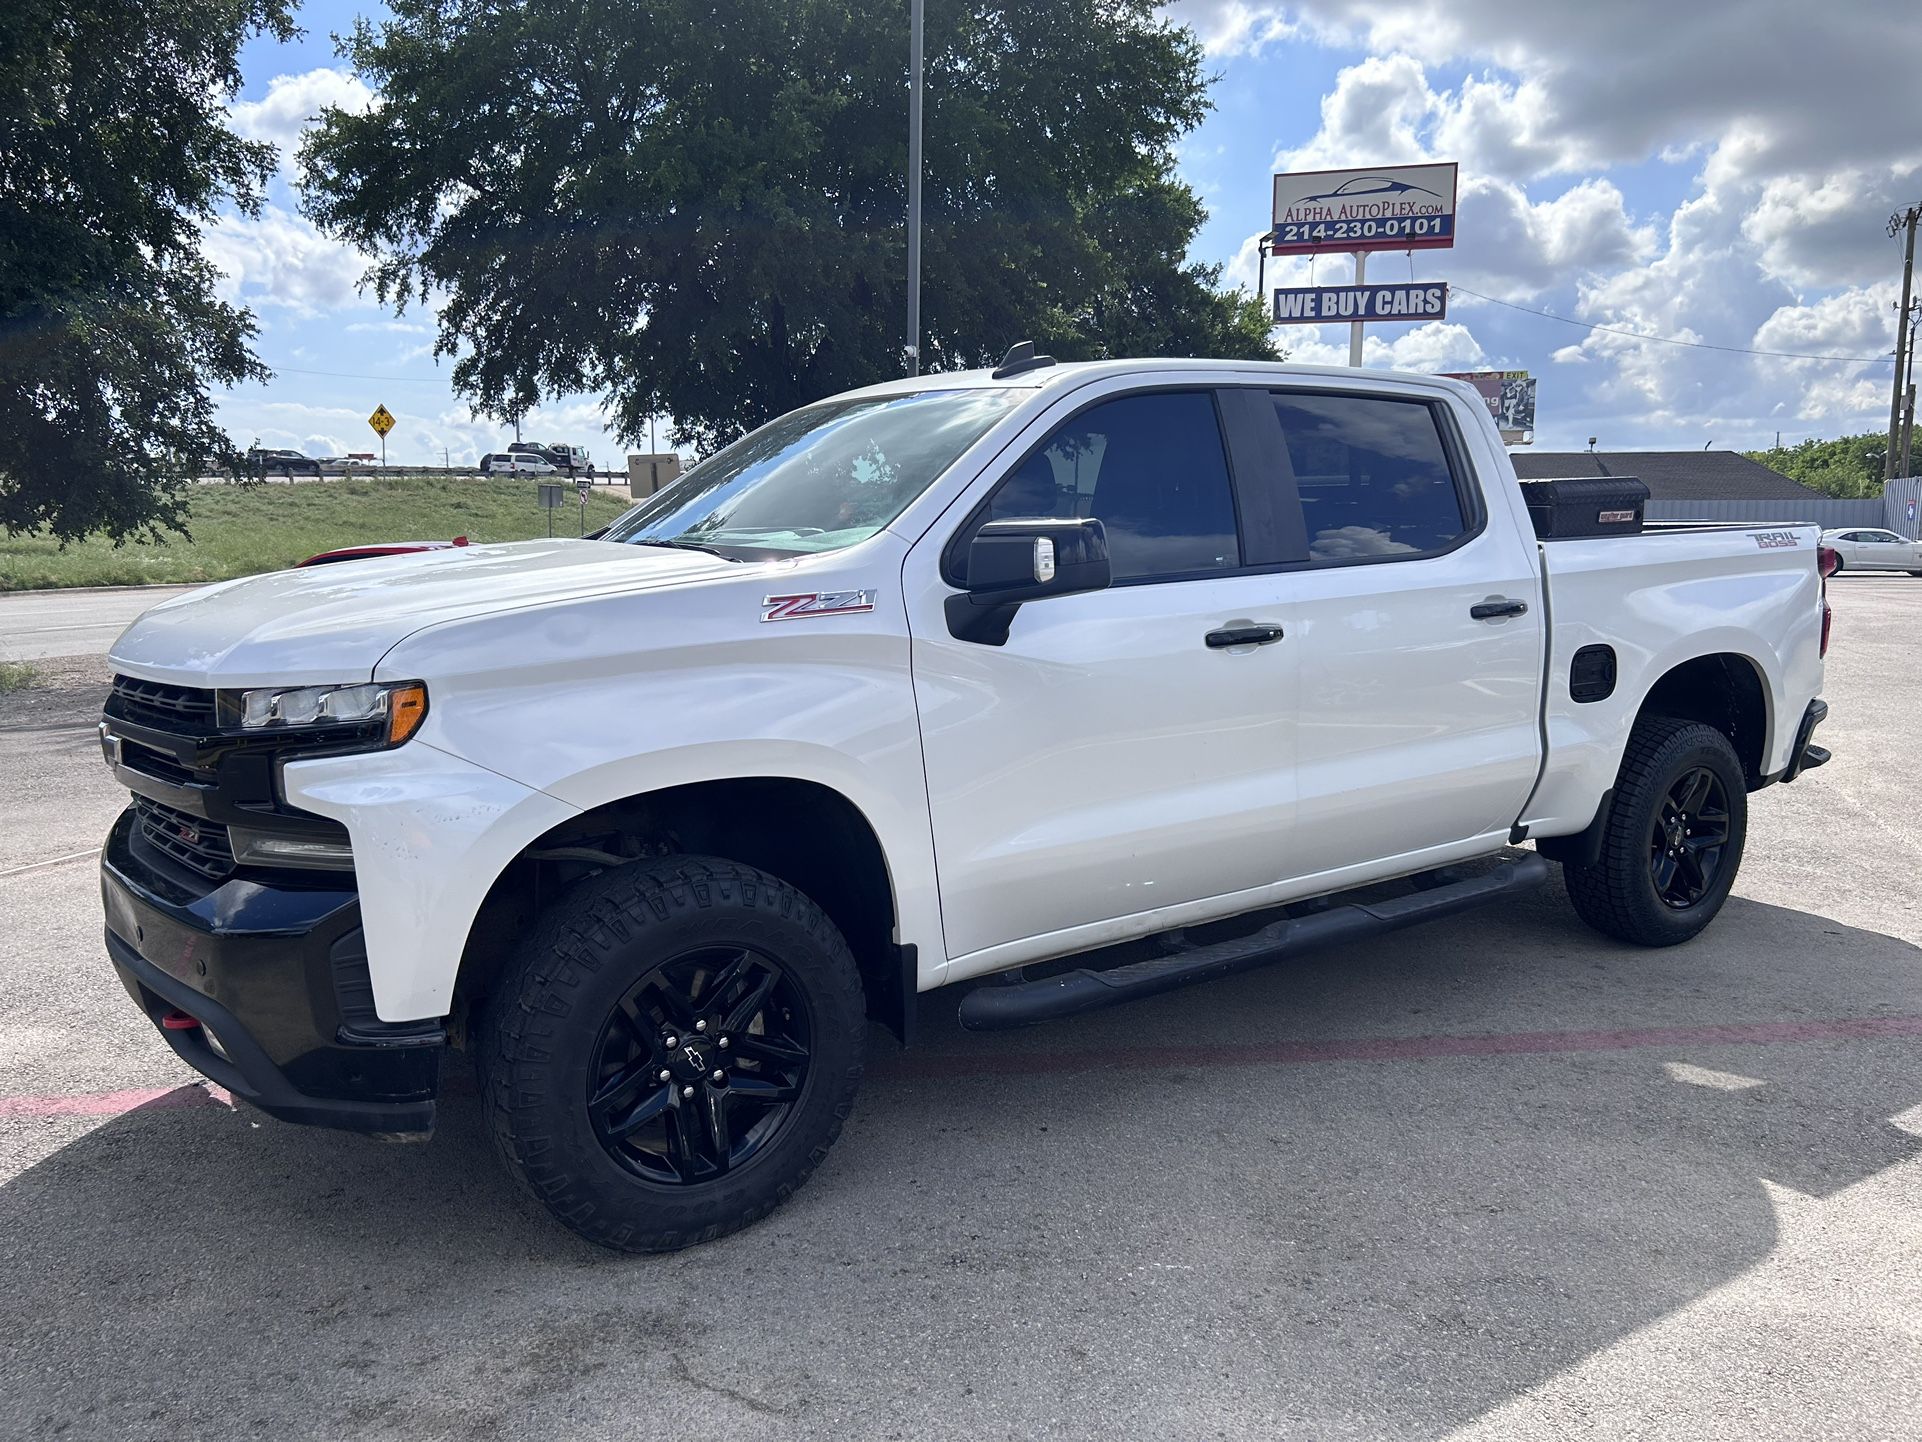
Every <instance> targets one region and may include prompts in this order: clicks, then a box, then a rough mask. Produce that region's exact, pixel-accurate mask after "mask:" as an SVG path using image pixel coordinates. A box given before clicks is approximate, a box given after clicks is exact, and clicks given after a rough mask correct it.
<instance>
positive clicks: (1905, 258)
mask: <svg viewBox="0 0 1922 1442" xmlns="http://www.w3.org/2000/svg"><path fill="white" fill-rule="evenodd" d="M1918 220H1922V205H1911V206H1910V207H1909V208H1908V209H1907V210H1903V211H1898V212H1897V213H1896V214H1894V215H1892V216H1890V217H1889V237H1890V239H1894V238H1895V237H1896V236H1898V235H1900V234H1901V233H1902V232H1903V231H1904V230H1906V231H1908V233H1909V238H1908V240H1907V242H1906V243H1905V244H1904V245H1903V248H1902V304H1901V305H1900V306H1899V307H1898V308H1897V309H1896V312H1895V384H1894V385H1893V386H1892V387H1891V388H1890V390H1891V394H1890V396H1889V455H1888V459H1887V460H1886V461H1884V462H1883V465H1882V479H1883V480H1893V479H1894V478H1895V467H1896V464H1897V462H1898V460H1899V455H1898V453H1899V452H1900V451H1901V448H1902V400H1903V391H1904V390H1905V389H1906V386H1905V382H1906V381H1907V380H1908V340H1909V296H1910V294H1911V293H1912V291H1913V289H1914V281H1915V227H1916V223H1917V221H1918Z"/></svg>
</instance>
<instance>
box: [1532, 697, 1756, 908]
mask: <svg viewBox="0 0 1922 1442" xmlns="http://www.w3.org/2000/svg"><path fill="white" fill-rule="evenodd" d="M1747 827H1748V790H1747V786H1746V784H1745V780H1744V777H1743V774H1742V762H1741V759H1740V758H1739V757H1737V756H1736V754H1735V748H1734V747H1733V746H1731V745H1730V744H1729V741H1728V738H1727V737H1726V736H1724V735H1723V734H1722V733H1721V732H1719V731H1717V730H1716V729H1715V728H1714V727H1712V726H1704V725H1702V724H1701V723H1700V722H1696V721H1683V720H1677V719H1674V718H1671V717H1665V716H1655V717H1649V718H1646V719H1644V720H1642V721H1640V722H1638V723H1637V724H1636V727H1635V729H1634V731H1633V732H1632V733H1631V734H1630V736H1629V742H1628V751H1627V754H1626V755H1625V756H1624V757H1623V758H1622V769H1621V772H1620V774H1619V776H1618V777H1617V778H1616V782H1615V799H1614V804H1613V805H1612V806H1611V807H1610V809H1609V814H1608V820H1607V822H1606V829H1605V832H1604V835H1603V839H1602V853H1601V857H1600V859H1599V860H1598V861H1597V862H1596V863H1595V864H1594V865H1592V866H1589V865H1582V864H1579V863H1570V864H1567V865H1565V866H1564V867H1563V868H1562V874H1563V878H1564V880H1565V882H1566V884H1567V886H1568V895H1569V899H1570V900H1571V901H1572V902H1574V904H1575V910H1576V912H1577V913H1579V914H1580V916H1581V918H1582V920H1584V921H1586V922H1587V923H1588V924H1589V925H1590V926H1592V927H1594V928H1595V929H1596V930H1597V931H1600V932H1602V933H1604V934H1605V935H1608V936H1613V937H1617V938H1619V939H1620V940H1622V941H1631V942H1634V943H1636V944H1637V945H1640V946H1674V945H1676V944H1677V943H1678V942H1683V941H1687V940H1689V938H1691V937H1693V936H1694V935H1696V934H1697V933H1698V932H1700V931H1701V930H1702V928H1703V927H1705V926H1707V925H1708V924H1709V922H1711V921H1713V920H1714V919H1715V915H1716V913H1717V912H1719V911H1720V910H1721V909H1722V903H1723V902H1725V901H1727V900H1728V894H1729V889H1730V888H1731V887H1732V886H1733V885H1734V884H1735V873H1736V871H1737V869H1738V868H1739V867H1740V866H1741V863H1742V845H1743V841H1744V839H1745V836H1746V833H1747Z"/></svg>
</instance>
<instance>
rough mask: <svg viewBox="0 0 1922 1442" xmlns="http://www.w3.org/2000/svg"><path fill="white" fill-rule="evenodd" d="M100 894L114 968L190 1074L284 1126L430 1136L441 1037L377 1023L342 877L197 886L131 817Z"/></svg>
mask: <svg viewBox="0 0 1922 1442" xmlns="http://www.w3.org/2000/svg"><path fill="white" fill-rule="evenodd" d="M100 889H101V896H102V900H103V902H104V904H105V907H106V913H107V955H108V957H109V958H110V959H111V960H112V962H113V965H114V969H115V970H116V971H118V972H119V974H120V979H121V982H122V983H123V984H124V985H125V986H126V988H127V993H128V995H130V996H131V997H132V998H133V999H134V1001H135V1002H136V1003H137V1004H138V1005H139V1006H140V1008H141V1010H142V1011H144V1012H146V1014H147V1016H148V1018H149V1019H150V1020H151V1021H152V1022H153V1023H154V1024H155V1026H157V1027H158V1028H159V1029H160V1034H161V1035H162V1036H163V1037H165V1038H166V1040H167V1044H168V1045H169V1046H171V1047H172V1048H173V1049H174V1051H175V1052H177V1053H178V1054H179V1055H180V1057H181V1058H182V1059H183V1060H184V1061H186V1063H187V1064H188V1065H189V1066H191V1067H193V1068H194V1070H196V1071H198V1072H199V1073H200V1074H201V1075H203V1076H205V1077H207V1078H208V1079H209V1080H211V1081H213V1082H215V1083H217V1084H219V1085H220V1086H223V1087H225V1088H226V1089H227V1090H228V1091H230V1092H232V1093H233V1094H234V1095H235V1096H237V1097H239V1098H241V1099H242V1100H244V1101H247V1102H249V1103H251V1104H252V1105H254V1106H256V1107H258V1108H260V1110H262V1111H264V1112H267V1113H269V1114H270V1115H272V1116H276V1117H280V1118H282V1119H284V1120H286V1121H292V1122H306V1123H311V1124H314V1125H319V1126H329V1127H341V1128H344V1129H347V1130H349V1131H360V1132H376V1133H382V1134H387V1135H394V1136H408V1135H412V1136H424V1135H425V1134H426V1133H428V1132H430V1131H431V1130H432V1129H433V1125H434V1100H435V1097H436V1095H437V1093H438V1091H439V1084H440V1062H441V1054H442V1052H443V1051H444V1050H445V1033H444V1032H443V1030H442V1028H441V1027H440V1026H439V1025H438V1024H437V1023H433V1022H421V1023H408V1024H404V1025H394V1024H387V1023H382V1022H380V1021H379V1019H378V1018H377V1017H376V1016H375V1015H374V1012H373V1005H372V995H371V989H370V987H369V985H368V977H367V964H366V950H365V946H364V944H363V942H362V938H361V931H360V904H359V900H358V897H357V896H356V894H355V892H354V890H353V887H352V878H351V877H347V876H343V877H341V878H339V879H338V880H336V879H334V878H332V877H329V876H326V875H325V874H320V875H319V876H318V877H317V878H316V879H314V880H302V879H298V878H295V879H290V880H287V881H285V882H284V883H281V882H275V881H269V880H262V879H249V878H247V877H245V876H239V875H237V876H233V877H230V878H228V879H227V880H224V881H221V882H218V883H214V882H208V881H206V880H204V879H202V878H198V877H195V876H193V875H192V874H191V873H188V872H185V871H184V870H182V869H180V868H177V867H171V866H170V865H169V864H168V863H167V860H166V858H164V857H160V856H151V855H146V854H144V853H143V851H142V849H141V848H140V847H139V846H138V844H137V842H136V834H135V827H134V824H133V817H132V813H131V812H130V813H128V814H127V815H124V816H122V817H121V818H120V820H119V821H118V822H117V823H116V824H115V825H114V829H113V831H112V832H111V833H110V834H109V836H108V838H107V844H106V847H105V848H104V850H103V851H102V854H101V872H100Z"/></svg>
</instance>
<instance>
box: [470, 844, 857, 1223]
mask: <svg viewBox="0 0 1922 1442" xmlns="http://www.w3.org/2000/svg"><path fill="white" fill-rule="evenodd" d="M865 1032H866V1008H865V1006H864V1004H863V997H862V991H861V978H860V973H859V971H858V969H857V968H856V966H855V962H854V958H853V956H852V955H851V954H850V953H849V951H848V947H847V943H846V941H845V940H843V939H842V936H841V933H840V932H839V931H837V930H836V929H835V927H834V924H833V923H832V922H831V921H829V920H828V918H827V916H826V915H825V914H824V913H823V912H822V911H821V909H820V908H819V907H817V906H816V905H815V904H814V903H813V902H811V901H809V900H808V899H807V898H806V897H805V896H803V895H802V894H801V893H800V892H798V891H796V890H795V889H794V888H793V887H791V886H789V885H788V884H787V883H786V882H784V881H781V880H780V879H779V878H777V877H774V876H770V875H768V874H767V873H766V872H763V871H756V870H754V869H753V868H752V867H747V866H740V865H737V864H735V863H733V862H730V861H721V860H716V859H713V858H706V857H678V858H674V859H671V860H667V861H660V862H643V863H636V864H634V865H630V866H622V867H618V868H615V869H614V870H611V871H607V872H604V873H602V874H601V875H599V876H597V877H594V878H593V879H592V880H589V881H586V882H584V883H582V884H581V885H580V886H578V887H577V888H575V889H574V890H573V891H572V892H570V893H569V894H568V895H567V896H566V897H564V898H563V899H562V900H560V901H559V902H557V903H556V904H555V905H554V907H553V908H552V909H550V910H549V911H548V912H547V914H546V915H544V916H543V917H542V919H541V922H540V924H539V925H538V926H537V927H536V929H535V931H534V933H533V934H532V935H531V936H530V937H529V939H528V941H527V943H526V945H525V946H524V947H523V948H522V950H521V952H520V954H519V956H518V957H517V958H516V959H515V961H514V962H513V963H511V964H510V966H509V968H508V972H507V974H506V975H505V976H504V977H503V978H502V979H501V982H500V984H499V986H498V987H497V988H496V990H495V995H494V999H493V1001H492V1003H491V1005H490V1014H489V1018H488V1023H487V1026H486V1029H485V1034H484V1036H483V1056H482V1071H483V1077H484V1084H485V1088H486V1095H487V1099H488V1103H489V1111H490V1112H491V1114H492V1120H493V1130H494V1137H495V1141H496V1143H497V1145H498V1147H499V1149H500V1153H501V1155H502V1157H503V1158H504V1159H505V1160H506V1162H507V1165H508V1168H509V1169H510V1170H511V1171H512V1172H513V1173H514V1174H515V1176H516V1177H517V1178H519V1180H520V1181H521V1183H522V1184H523V1185H524V1186H525V1187H526V1188H527V1190H528V1191H529V1192H531V1193H532V1194H533V1195H534V1196H535V1197H536V1198H537V1199H539V1200H540V1201H541V1202H543V1203H545V1204H546V1206H547V1207H548V1208H549V1209H550V1210H551V1211H552V1212H553V1213H554V1215H555V1216H556V1217H558V1218H559V1219H560V1220H561V1221H562V1222H564V1223H565V1224H566V1225H567V1226H569V1227H571V1228H572V1229H573V1230H574V1231H576V1232H578V1233H579V1234H580V1235H581V1236H583V1237H585V1238H587V1239H588V1240H589V1241H592V1242H598V1243H600V1244H601V1245H603V1246H607V1247H614V1248H618V1249H620V1250H623V1251H631V1252H664V1251H673V1250H676V1249H677V1248H680V1247H685V1246H688V1245H690V1244H692V1243H695V1242H705V1241H711V1240H713V1239H714V1238H716V1237H719V1236H723V1235H725V1234H726V1233H728V1232H732V1231H735V1230H737V1229H738V1228H740V1227H744V1226H746V1225H748V1224H749V1223H750V1222H754V1221H757V1220H759V1219H760V1218H761V1217H763V1216H765V1215H767V1213H768V1212H770V1211H772V1210H773V1209H774V1208H775V1207H776V1206H777V1205H779V1204H780V1203H781V1202H783V1201H785V1200H786V1199H787V1198H788V1197H789V1196H790V1195H791V1194H792V1193H793V1192H794V1191H795V1189H796V1188H798V1187H799V1186H800V1185H801V1184H802V1183H803V1182H805V1181H806V1180H807V1179H808V1177H809V1176H810V1175H811V1174H812V1173H813V1171H814V1169H815V1167H817V1166H818V1165H819V1164H820V1162H821V1160H822V1158H823V1157H825V1156H826V1155H827V1150H828V1148H829V1146H831V1145H832V1144H833V1142H834V1139H835V1138H836V1137H837V1136H838V1135H839V1134H840V1131H841V1124H842V1122H844V1121H845V1120H846V1119H847V1115H848V1112H849V1110H850V1108H851V1107H852V1105H853V1100H854V1093H855V1089H856V1087H857V1086H858V1085H859V1083H860V1079H861V1064H862V1063H861V1056H862V1047H863V1043H864V1041H865Z"/></svg>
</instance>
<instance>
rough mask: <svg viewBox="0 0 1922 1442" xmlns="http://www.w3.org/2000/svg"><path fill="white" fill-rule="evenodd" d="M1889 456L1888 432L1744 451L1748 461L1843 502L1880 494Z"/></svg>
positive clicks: (1873, 432) (1811, 440) (1874, 432)
mask: <svg viewBox="0 0 1922 1442" xmlns="http://www.w3.org/2000/svg"><path fill="white" fill-rule="evenodd" d="M1888 453H1889V433H1888V432H1887V431H1870V432H1868V433H1867V434H1866V435H1860V436H1840V437H1837V438H1836V439H1835V440H1832V441H1818V440H1814V439H1810V440H1805V441H1798V442H1797V443H1796V444H1794V445H1792V446H1777V447H1775V448H1774V449H1773V450H1767V451H1748V452H1746V454H1747V456H1748V458H1749V459H1750V460H1751V461H1760V462H1761V463H1762V464H1763V465H1765V466H1767V467H1768V468H1769V469H1770V470H1773V471H1780V472H1781V473H1782V474H1783V475H1785V476H1788V477H1789V478H1790V479H1792V480H1797V481H1800V482H1801V483H1802V484H1803V485H1805V486H1813V487H1814V488H1815V489H1816V490H1818V491H1820V492H1822V493H1823V494H1824V495H1828V496H1839V497H1841V498H1843V499H1845V500H1856V499H1860V498H1862V497H1865V496H1879V495H1881V494H1882V465H1883V462H1884V460H1885V459H1886V458H1887V456H1888Z"/></svg>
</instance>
